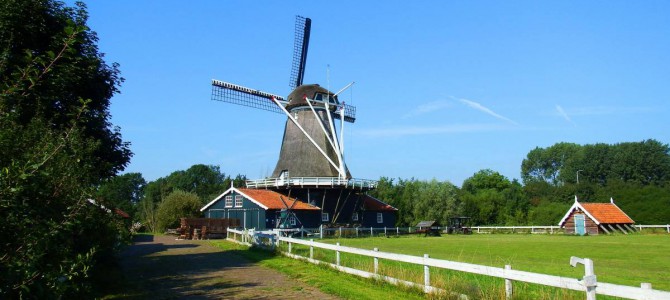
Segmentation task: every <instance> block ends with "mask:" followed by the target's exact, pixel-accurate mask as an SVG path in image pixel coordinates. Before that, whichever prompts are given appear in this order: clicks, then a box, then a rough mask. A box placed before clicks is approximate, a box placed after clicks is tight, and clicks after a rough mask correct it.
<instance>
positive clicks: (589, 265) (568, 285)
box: [228, 228, 670, 300]
mask: <svg viewBox="0 0 670 300" xmlns="http://www.w3.org/2000/svg"><path fill="white" fill-rule="evenodd" d="M231 234H232V235H233V237H232V238H231V237H230V236H231ZM228 239H229V240H232V241H235V242H238V243H244V244H247V245H260V246H262V247H268V245H270V246H269V248H272V249H275V247H276V245H277V244H278V243H279V242H285V243H288V251H287V252H285V253H283V254H285V255H287V256H289V257H292V258H298V259H305V260H307V261H309V262H312V263H326V264H329V265H331V266H332V267H333V268H335V269H337V270H340V271H343V272H346V273H350V274H354V275H358V276H362V277H366V278H378V279H381V280H385V281H387V282H390V283H392V284H396V285H397V284H405V285H410V286H419V287H421V288H422V289H423V290H424V292H426V293H431V292H437V291H439V289H437V288H435V287H432V286H431V285H430V268H431V267H433V268H441V269H447V270H454V271H461V272H467V273H473V274H479V275H485V276H491V277H497V278H504V279H505V292H506V296H507V298H510V297H511V296H512V293H513V282H514V281H520V282H527V283H534V284H540V285H546V286H552V287H557V288H563V289H569V290H575V291H584V292H585V293H586V299H588V300H591V299H595V297H596V294H600V295H609V296H615V297H621V298H628V299H670V292H667V291H661V290H654V289H652V287H651V284H650V283H642V284H641V287H633V286H625V285H617V284H611V283H604V282H597V280H596V279H597V278H596V275H595V274H594V272H593V261H592V260H590V259H588V258H578V257H574V256H573V257H571V258H570V265H572V266H573V267H576V266H577V265H578V264H583V265H584V268H585V271H584V277H582V279H581V280H579V279H575V278H568V277H561V276H554V275H546V274H539V273H531V272H525V271H518V270H512V269H511V266H509V265H506V266H505V268H497V267H489V266H483V265H476V264H469V263H461V262H454V261H448V260H441V259H434V258H430V257H429V255H428V254H424V255H423V257H420V256H413V255H406V254H395V253H388V252H381V251H378V249H376V248H375V249H373V250H365V249H359V248H352V247H345V246H340V245H339V243H338V244H336V245H332V244H326V243H319V242H314V240H313V239H311V240H302V239H296V238H290V237H281V236H278V235H275V234H274V233H272V232H254V231H253V230H244V231H242V230H234V229H230V228H229V229H228ZM293 244H299V245H304V246H308V247H309V257H308V258H306V257H302V256H298V255H295V254H293V253H292V248H293ZM314 248H318V249H325V250H331V251H335V254H336V259H335V263H328V262H321V261H318V260H315V259H314ZM340 253H351V254H357V255H362V256H366V257H370V258H372V259H373V264H374V272H373V273H370V272H365V271H361V270H357V269H353V268H348V267H343V266H342V265H341V261H340ZM380 258H382V259H387V260H392V261H398V262H405V263H410V264H416V265H422V266H423V267H424V280H423V281H424V282H423V284H417V283H413V282H407V281H403V280H399V279H396V278H390V277H388V276H383V275H380V274H378V270H379V259H380ZM463 297H466V296H463Z"/></svg>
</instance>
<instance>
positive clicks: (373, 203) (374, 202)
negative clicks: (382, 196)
mask: <svg viewBox="0 0 670 300" xmlns="http://www.w3.org/2000/svg"><path fill="white" fill-rule="evenodd" d="M363 197H365V198H363V209H365V210H372V211H397V210H398V209H397V208H395V207H393V206H391V205H388V204H386V203H384V202H383V201H381V200H379V199H377V198H375V197H372V196H370V195H364V196H363Z"/></svg>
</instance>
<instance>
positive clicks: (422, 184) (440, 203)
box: [370, 177, 461, 226]
mask: <svg viewBox="0 0 670 300" xmlns="http://www.w3.org/2000/svg"><path fill="white" fill-rule="evenodd" d="M457 191H458V188H457V187H456V186H455V185H453V184H451V183H450V182H447V181H445V182H440V181H437V180H435V179H433V180H431V181H419V180H416V179H410V180H403V179H398V183H397V184H394V183H393V180H392V179H388V178H385V177H382V178H381V179H380V181H379V184H378V188H377V189H376V190H373V191H371V192H370V194H371V196H373V197H375V198H377V199H380V200H382V201H385V202H387V203H388V204H390V205H392V206H393V207H395V208H397V209H398V219H397V225H399V226H414V225H416V224H417V223H418V222H420V221H423V220H437V221H439V222H440V223H443V224H444V223H446V220H447V219H448V218H449V217H450V216H455V215H458V214H459V213H460V210H461V203H460V201H458V198H457V197H456V196H457Z"/></svg>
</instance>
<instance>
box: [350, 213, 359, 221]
mask: <svg viewBox="0 0 670 300" xmlns="http://www.w3.org/2000/svg"><path fill="white" fill-rule="evenodd" d="M351 220H352V221H358V213H357V212H355V213H353V214H352V215H351Z"/></svg>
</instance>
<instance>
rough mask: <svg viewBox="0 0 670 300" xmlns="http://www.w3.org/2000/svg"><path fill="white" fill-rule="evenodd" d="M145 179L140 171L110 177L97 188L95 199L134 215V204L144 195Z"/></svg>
mask: <svg viewBox="0 0 670 300" xmlns="http://www.w3.org/2000/svg"><path fill="white" fill-rule="evenodd" d="M146 185H147V182H146V180H144V177H142V174H140V173H126V174H123V175H119V176H116V177H112V178H110V179H108V180H106V181H105V182H103V184H102V185H100V187H99V188H98V190H97V193H96V196H97V197H96V199H97V200H99V201H100V202H101V203H103V204H106V206H108V207H114V208H119V209H122V210H124V211H125V212H127V213H130V214H131V215H134V213H135V210H136V206H137V204H138V203H139V202H140V200H141V199H142V198H143V197H144V187H145V186H146Z"/></svg>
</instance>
